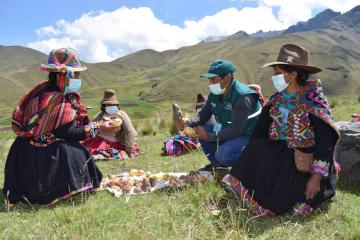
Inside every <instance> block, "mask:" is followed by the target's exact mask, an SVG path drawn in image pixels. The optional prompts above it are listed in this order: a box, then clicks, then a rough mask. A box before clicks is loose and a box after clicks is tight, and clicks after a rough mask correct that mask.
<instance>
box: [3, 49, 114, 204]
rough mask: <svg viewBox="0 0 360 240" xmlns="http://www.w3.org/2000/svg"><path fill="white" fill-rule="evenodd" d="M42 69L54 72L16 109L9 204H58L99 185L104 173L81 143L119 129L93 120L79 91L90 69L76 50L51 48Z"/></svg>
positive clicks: (8, 166)
mask: <svg viewBox="0 0 360 240" xmlns="http://www.w3.org/2000/svg"><path fill="white" fill-rule="evenodd" d="M40 70H44V71H49V80H48V81H45V82H43V83H40V84H39V85H38V86H36V87H35V88H34V89H32V90H31V91H30V92H29V93H28V94H27V95H25V96H24V97H23V98H22V99H21V101H20V102H19V104H18V106H17V107H16V108H15V110H14V112H13V117H12V128H13V130H14V132H15V133H16V135H17V138H16V139H15V141H14V143H13V144H12V146H11V148H10V151H9V155H8V157H7V160H6V165H5V182H4V189H3V194H4V197H5V200H6V203H7V207H11V206H12V205H13V204H15V203H17V202H19V201H21V202H22V203H25V204H41V205H48V204H53V203H56V202H57V201H58V200H60V199H64V198H68V197H70V196H71V195H73V194H75V193H79V192H84V191H90V190H92V189H96V188H98V187H99V185H100V181H101V178H102V175H101V172H100V171H99V170H98V169H97V167H96V166H95V163H94V161H93V159H92V158H91V156H90V154H89V152H88V151H87V150H86V149H85V148H84V147H83V146H82V145H81V144H80V142H79V141H81V140H84V139H86V138H92V137H95V136H96V135H97V134H98V133H104V132H114V131H118V129H119V128H118V127H113V126H110V125H109V124H108V123H101V124H98V123H95V122H89V118H88V115H87V110H86V107H85V106H84V105H83V104H82V103H81V101H80V95H79V94H78V93H77V92H78V91H79V89H80V86H81V79H80V78H79V77H80V71H84V70H86V67H85V66H81V64H80V61H79V59H78V55H77V53H76V51H75V50H73V49H69V48H60V49H55V50H52V51H51V52H50V54H49V59H48V64H42V65H41V67H40Z"/></svg>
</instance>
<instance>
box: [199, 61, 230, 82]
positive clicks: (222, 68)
mask: <svg viewBox="0 0 360 240" xmlns="http://www.w3.org/2000/svg"><path fill="white" fill-rule="evenodd" d="M234 72H235V67H234V65H233V64H232V63H231V62H230V61H226V60H223V59H217V60H215V61H213V62H212V63H211V65H210V67H209V70H208V72H206V73H202V74H201V75H200V77H205V78H210V77H216V76H221V75H225V74H228V73H234Z"/></svg>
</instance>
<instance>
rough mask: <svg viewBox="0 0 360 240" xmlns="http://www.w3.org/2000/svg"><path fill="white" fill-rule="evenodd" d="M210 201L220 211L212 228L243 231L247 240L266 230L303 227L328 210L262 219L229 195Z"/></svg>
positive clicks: (216, 214) (224, 230) (225, 230)
mask: <svg viewBox="0 0 360 240" xmlns="http://www.w3.org/2000/svg"><path fill="white" fill-rule="evenodd" d="M212 201H213V202H211V200H210V201H209V202H208V203H209V204H210V205H211V204H214V205H216V207H215V208H217V209H220V211H218V212H215V214H213V215H214V217H213V225H214V227H216V228H217V230H218V231H223V232H227V231H228V229H229V227H230V228H232V229H243V230H245V232H246V234H247V237H249V238H253V237H259V236H261V235H263V234H264V233H265V232H267V231H268V230H271V229H273V228H277V227H279V226H283V225H287V224H297V225H299V224H300V225H304V224H306V223H307V222H309V221H311V220H313V219H315V218H317V217H318V216H319V214H324V213H325V212H326V211H328V210H329V208H330V206H329V207H328V208H327V210H324V211H318V212H315V213H314V214H311V215H308V216H290V215H280V216H275V217H262V216H255V215H253V214H252V213H251V212H250V211H249V210H248V209H245V208H243V207H242V206H240V205H239V203H238V202H237V201H236V200H235V199H233V198H232V196H231V194H228V193H226V194H224V195H223V196H222V197H220V198H217V199H212ZM205 205H206V204H205ZM206 208H208V207H206ZM210 208H211V206H210ZM213 209H214V208H213ZM208 210H209V208H208Z"/></svg>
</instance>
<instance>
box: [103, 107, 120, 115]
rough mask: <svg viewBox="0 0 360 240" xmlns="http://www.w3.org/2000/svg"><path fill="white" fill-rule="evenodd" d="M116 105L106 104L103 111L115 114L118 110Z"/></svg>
mask: <svg viewBox="0 0 360 240" xmlns="http://www.w3.org/2000/svg"><path fill="white" fill-rule="evenodd" d="M118 110H119V109H118V107H117V106H106V107H105V112H106V113H107V114H109V115H115V114H116V113H117V112H118Z"/></svg>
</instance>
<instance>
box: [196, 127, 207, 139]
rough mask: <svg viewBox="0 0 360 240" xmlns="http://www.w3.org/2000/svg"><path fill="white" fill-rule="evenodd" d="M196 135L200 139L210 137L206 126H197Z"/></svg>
mask: <svg viewBox="0 0 360 240" xmlns="http://www.w3.org/2000/svg"><path fill="white" fill-rule="evenodd" d="M194 137H197V138H198V139H199V140H202V141H206V140H207V139H208V137H207V133H206V130H205V128H203V127H201V126H198V127H196V135H195V136H194Z"/></svg>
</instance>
